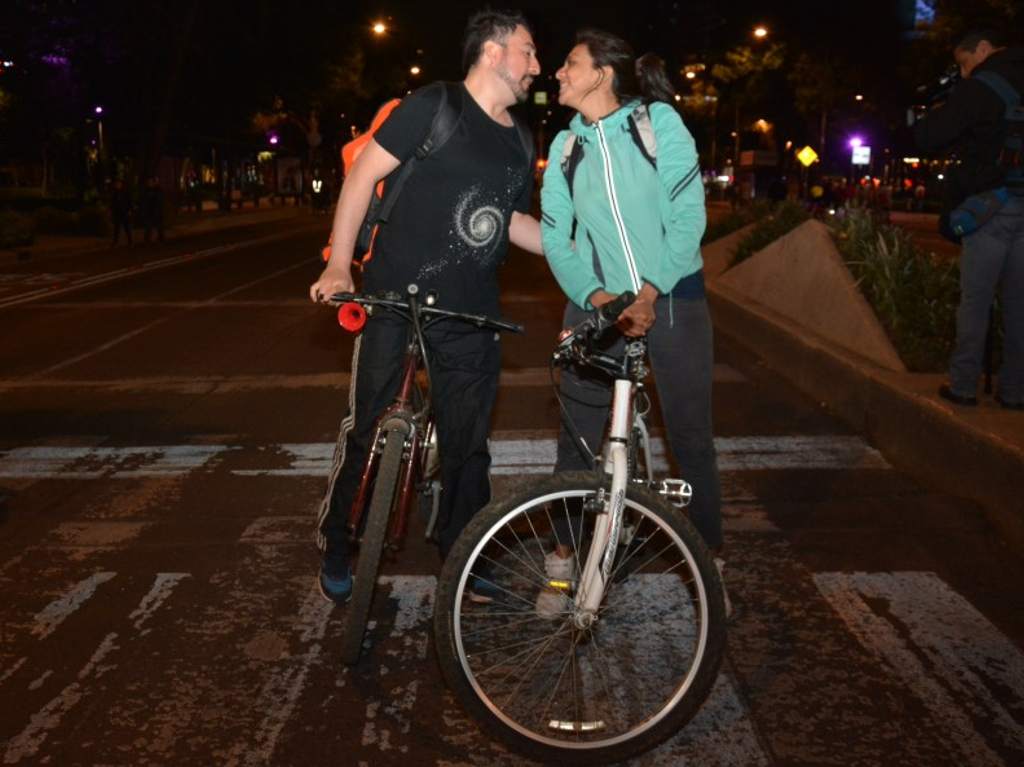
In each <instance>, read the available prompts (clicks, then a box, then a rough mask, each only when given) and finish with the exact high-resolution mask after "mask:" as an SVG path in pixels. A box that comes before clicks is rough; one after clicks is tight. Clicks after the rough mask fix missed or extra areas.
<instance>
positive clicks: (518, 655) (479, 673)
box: [467, 624, 565, 678]
mask: <svg viewBox="0 0 1024 767" xmlns="http://www.w3.org/2000/svg"><path fill="white" fill-rule="evenodd" d="M562 628H563V629H564V628H565V625H564V624H563V626H562ZM560 633H562V631H561V629H560V630H559V631H558V632H556V633H555V634H554V635H553V636H554V637H557V636H558V635H559V634H560ZM551 640H552V637H548V638H547V639H536V640H534V641H533V642H531V643H529V644H531V645H536V644H540V643H542V642H550V641H551ZM505 649H507V648H505ZM492 652H494V650H488V651H485V652H480V653H467V655H473V656H475V657H483V656H485V655H490V654H491V653H492ZM532 652H535V648H531V647H527V649H525V650H523V651H521V652H518V653H516V654H515V655H513V656H512V657H511V658H506V659H505V661H504V663H511V662H513V661H516V660H518V659H519V658H521V657H523V656H526V655H529V654H530V653H532ZM501 665H502V662H501V661H499V662H498V663H492V664H491V665H490V666H488V667H487V668H485V669H483V670H482V671H474V672H473V674H474V676H476V677H478V678H479V677H482V676H484V675H486V674H489V673H490V672H491V671H493V670H494V669H496V668H498V667H499V666H501ZM520 665H522V664H520ZM514 670H515V669H513V671H514ZM505 678H508V677H507V675H506V677H505Z"/></svg>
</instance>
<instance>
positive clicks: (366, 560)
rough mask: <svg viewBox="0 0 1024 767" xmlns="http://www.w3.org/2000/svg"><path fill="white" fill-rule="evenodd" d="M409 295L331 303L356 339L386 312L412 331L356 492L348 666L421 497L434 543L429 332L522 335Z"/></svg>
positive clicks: (345, 639)
mask: <svg viewBox="0 0 1024 767" xmlns="http://www.w3.org/2000/svg"><path fill="white" fill-rule="evenodd" d="M406 293H407V295H406V300H404V301H403V300H402V298H401V296H399V295H398V294H397V293H384V294H380V295H357V294H353V293H336V294H334V295H333V296H332V297H331V298H330V299H329V301H328V302H327V303H329V304H331V305H332V306H337V307H339V309H338V319H339V322H340V323H341V325H342V327H345V328H346V329H347V330H350V331H352V332H357V331H358V330H359V329H360V328H361V327H362V323H363V322H365V320H366V313H367V311H369V312H371V313H372V312H374V311H376V310H382V311H388V312H391V313H393V314H396V315H398V316H400V317H402V318H404V319H405V320H407V321H408V322H409V324H410V333H409V341H408V343H407V344H406V349H405V354H404V357H403V360H402V377H401V384H400V385H399V388H398V393H397V394H396V395H395V399H394V400H393V401H392V403H391V404H390V405H389V406H388V407H387V408H386V409H385V410H384V412H383V413H381V415H380V416H379V418H378V419H377V422H376V426H375V427H374V432H373V437H372V440H371V442H370V449H369V451H368V453H367V458H366V463H365V464H364V467H363V471H362V474H361V476H360V481H359V488H358V490H357V492H356V496H355V500H354V501H353V503H352V507H351V509H350V510H349V518H348V524H349V531H350V534H351V535H352V539H353V540H356V538H357V535H358V531H360V530H362V536H361V538H359V557H358V560H357V562H356V566H355V572H354V582H353V586H352V597H351V600H350V602H349V604H348V606H347V614H346V617H345V624H344V627H343V628H342V634H341V658H342V661H343V662H344V663H345V664H346V665H352V664H354V663H355V662H356V661H357V660H358V659H359V655H360V652H361V650H362V645H363V634H364V633H365V631H366V623H367V618H368V617H369V614H370V606H371V604H372V602H373V594H374V589H375V587H376V583H377V571H378V569H379V567H380V558H381V555H382V553H383V551H384V548H385V546H387V547H388V548H390V549H392V550H397V549H398V548H400V547H401V542H402V540H403V539H404V537H405V533H406V530H407V527H408V519H409V512H410V510H411V509H412V507H413V500H414V499H415V497H416V496H417V495H418V494H420V493H426V494H429V495H430V496H431V497H432V508H431V514H430V520H429V522H428V524H427V530H426V536H427V537H428V538H430V537H431V536H432V533H433V530H434V527H435V524H436V521H437V512H438V500H439V498H440V484H439V482H438V479H437V474H438V472H439V468H440V461H439V454H438V444H437V436H436V434H435V430H434V419H433V415H432V410H431V402H430V365H429V356H428V353H427V348H428V347H427V342H426V337H425V332H426V329H427V328H428V327H430V325H432V324H434V323H435V322H438V321H441V320H458V321H461V322H468V323H470V324H472V325H476V326H477V327H479V328H492V329H494V330H505V331H510V332H516V333H521V332H523V328H522V326H521V325H517V324H515V323H512V322H506V321H504V320H496V319H492V318H490V317H485V316H483V315H477V314H466V313H461V312H451V311H447V310H445V309H441V308H438V307H437V306H436V305H435V304H436V302H437V296H436V294H435V293H433V292H428V293H427V294H426V295H425V296H424V297H423V299H422V300H421V299H420V296H419V288H418V287H417V286H416V285H410V286H409V287H408V288H407V291H406ZM420 373H422V381H421V379H420ZM364 517H365V520H364Z"/></svg>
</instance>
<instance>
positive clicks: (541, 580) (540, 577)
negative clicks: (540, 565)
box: [480, 538, 548, 586]
mask: <svg viewBox="0 0 1024 767" xmlns="http://www.w3.org/2000/svg"><path fill="white" fill-rule="evenodd" d="M491 542H492V543H494V544H496V545H498V546H500V547H501V548H503V549H504V550H505V551H507V552H508V554H509V556H510V557H512V558H513V559H515V560H516V561H517V562H520V563H522V564H523V566H525V567H526V568H527V569H528V570H530V571H531V572H533V573H534V574H536V576H537V581H535V582H533V585H534V586H544V585H547V581H548V577H547V575H545V574H544V571H543V570H542V569H541V570H538V569H537V568H536V567H534V566H533V564H532V562H530V563H527V562H525V561H523V559H522V558H520V557H519V556H517V555H516V553H515V552H514V551H512V550H511V549H510V548H509V547H508V546H506V545H505V544H504V543H502V542H501V541H499V540H498V539H497V538H493V539H491ZM480 556H481V557H483V558H484V559H486V560H487V561H488V562H491V563H492V564H495V565H497V566H498V567H500V568H501V569H503V570H504V571H505V572H508V573H512V575H518V576H519V577H520V578H522V579H523V580H525V581H527V582H530V580H529V579H528V578H526V576H524V575H521V574H520V573H518V572H516V571H514V570H512V569H511V568H510V567H507V566H506V565H504V564H502V563H501V562H499V561H498V560H496V559H494V558H493V557H490V556H488V555H487V554H484V553H483V552H480Z"/></svg>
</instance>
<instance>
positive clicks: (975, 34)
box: [953, 27, 1006, 53]
mask: <svg viewBox="0 0 1024 767" xmlns="http://www.w3.org/2000/svg"><path fill="white" fill-rule="evenodd" d="M982 40H987V41H988V43H989V45H991V46H992V47H993V48H1002V47H1003V46H1004V45H1006V35H1005V33H1003V32H1000V31H999V30H998V29H995V28H994V27H977V28H975V29H972V30H971V31H969V32H968V33H967V34H965V35H964V36H963V37H961V38H960V40H959V42H957V44H956V47H955V48H954V49H953V50H955V51H967V52H968V53H974V51H975V50H977V48H978V43H980V42H981V41H982Z"/></svg>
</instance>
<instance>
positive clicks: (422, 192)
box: [309, 11, 541, 603]
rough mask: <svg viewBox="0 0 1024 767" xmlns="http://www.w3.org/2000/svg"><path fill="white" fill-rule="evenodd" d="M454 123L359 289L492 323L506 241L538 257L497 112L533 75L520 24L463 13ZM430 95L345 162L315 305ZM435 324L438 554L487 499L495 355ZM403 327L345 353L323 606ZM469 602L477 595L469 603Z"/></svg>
mask: <svg viewBox="0 0 1024 767" xmlns="http://www.w3.org/2000/svg"><path fill="white" fill-rule="evenodd" d="M463 69H464V71H465V72H466V77H465V80H464V81H463V83H462V87H463V88H464V91H463V93H462V102H463V104H462V113H461V116H460V118H459V124H458V127H457V129H456V130H455V132H454V133H453V134H452V136H451V137H450V138H449V139H448V140H447V141H446V142H445V143H444V144H443V145H442V146H441V147H440V148H439V149H437V150H436V151H433V152H431V153H430V154H429V155H428V156H427V157H426V159H424V160H423V161H422V162H421V163H419V165H417V167H416V169H415V172H413V173H412V174H411V175H410V176H409V178H408V181H407V182H406V184H405V187H404V188H403V190H402V193H401V195H400V196H399V197H398V200H397V202H396V204H395V207H394V209H393V210H392V212H391V216H390V218H389V221H388V223H387V224H386V225H384V226H382V227H381V229H380V231H379V232H378V235H377V238H376V240H375V242H374V248H373V258H372V260H370V261H369V263H368V264H366V266H365V268H364V272H363V290H364V291H365V292H368V293H372V292H378V291H382V290H394V291H398V292H400V293H404V292H405V289H406V286H408V285H409V284H410V283H415V284H417V285H418V286H419V287H420V288H421V290H436V291H437V294H438V305H439V306H441V307H443V308H446V309H450V310H452V311H461V312H471V313H479V314H486V315H490V316H496V315H497V314H498V284H497V267H498V266H499V265H500V264H501V262H502V261H503V260H504V258H505V255H506V253H507V250H508V242H509V241H510V240H511V242H513V243H515V244H516V245H518V246H519V247H521V248H524V249H526V250H529V251H531V252H533V253H537V254H540V253H541V243H540V226H539V224H538V222H537V221H536V219H534V218H532V217H530V216H529V215H527V211H528V210H529V203H530V193H531V191H532V168H531V167H530V159H529V158H528V157H527V154H526V152H525V151H524V148H523V141H522V138H521V137H520V134H519V129H518V128H517V127H516V125H515V123H514V121H513V118H512V115H511V114H510V113H509V111H508V109H509V107H510V106H512V105H514V104H516V103H517V102H522V101H525V100H526V97H527V94H528V92H529V88H530V84H531V82H532V81H533V78H534V77H535V76H536V75H537V74H539V73H540V64H539V63H538V61H537V57H536V48H535V47H534V44H533V38H532V36H531V34H530V30H529V27H528V26H527V23H526V21H525V20H524V19H523V17H522V16H520V15H519V14H516V13H499V12H492V11H484V12H481V13H477V14H476V15H475V16H473V17H472V18H471V19H470V20H469V23H468V25H467V28H466V34H465V37H464V41H463ZM438 104H439V94H438V93H437V91H435V90H433V89H423V90H420V91H417V92H416V93H414V94H412V95H411V96H408V97H407V98H405V99H404V100H403V101H402V103H401V104H400V105H399V106H398V107H397V108H396V109H395V111H394V112H393V113H392V114H391V116H390V117H389V118H388V120H387V121H386V122H385V123H384V124H383V125H382V126H381V127H380V128H379V129H378V130H377V131H376V133H374V136H373V138H372V140H371V141H370V142H369V143H368V144H367V146H366V148H365V149H364V150H363V151H362V153H361V154H360V156H359V159H358V160H357V161H356V162H355V164H354V165H353V166H352V169H351V172H350V173H349V175H348V177H347V178H346V180H345V183H344V185H343V186H342V191H341V196H340V198H339V200H338V205H337V209H336V211H335V215H334V229H333V232H332V246H331V255H330V259H329V261H328V264H327V267H326V268H325V269H324V271H323V274H321V275H320V279H318V280H317V281H316V282H315V283H313V285H312V286H311V287H310V291H309V293H310V297H311V298H312V299H313V300H314V301H316V300H323V299H324V298H325V297H329V296H330V295H331V294H333V293H337V292H339V291H352V290H353V289H354V283H353V280H352V253H353V248H354V245H355V240H356V233H357V229H358V228H359V226H360V223H361V222H362V219H363V217H364V215H365V213H366V210H367V207H368V205H369V202H370V196H371V194H373V190H374V187H375V185H376V184H377V182H378V181H379V180H380V179H383V178H385V177H387V176H388V175H389V174H390V173H391V172H392V171H394V170H395V169H396V168H398V166H399V165H401V163H402V162H404V161H405V160H407V159H408V158H410V157H411V156H412V155H413V153H414V152H415V150H416V149H417V147H418V146H419V145H420V143H421V142H422V141H423V140H424V139H425V138H426V136H427V135H428V132H429V130H430V126H431V124H432V121H433V118H434V115H435V113H436V112H437V109H438ZM456 325H457V323H441V324H438V325H436V326H434V327H433V328H432V329H431V330H430V331H428V336H429V340H430V345H431V352H432V353H431V373H432V383H433V396H434V412H435V418H436V423H437V432H438V440H439V445H440V448H441V449H440V453H441V482H442V487H443V492H442V496H441V509H440V523H439V532H438V537H439V542H440V549H441V555H442V556H445V555H447V553H448V550H449V549H450V548H451V545H452V544H453V543H454V542H455V539H456V537H457V536H458V534H459V532H460V531H461V530H462V528H463V527H464V526H465V525H466V523H467V522H468V520H469V518H470V517H471V516H472V515H473V514H474V513H476V511H478V510H479V509H480V508H481V507H482V506H484V505H486V503H487V502H488V500H489V499H490V481H489V478H488V470H489V468H490V462H491V459H490V454H489V453H488V450H487V435H488V432H489V429H490V417H491V410H492V408H493V405H494V398H495V395H496V394H497V384H498V371H499V367H500V353H499V352H500V349H499V342H498V339H497V337H496V335H495V334H494V333H493V332H492V331H487V332H482V331H480V330H478V329H474V328H469V327H468V326H459V327H456ZM407 333H408V327H407V326H406V324H405V323H404V322H402V321H400V320H397V319H395V318H393V317H389V316H387V315H386V313H380V314H378V315H377V316H375V317H373V318H371V319H370V321H369V322H368V323H367V325H366V328H365V329H364V331H363V334H362V336H361V337H360V339H359V340H358V341H357V343H356V349H355V352H354V355H353V362H352V384H351V387H350V392H349V414H348V415H346V417H345V420H343V421H342V428H341V434H340V436H339V443H338V449H337V450H336V451H335V465H334V468H333V469H332V472H331V481H330V483H329V486H328V491H327V494H326V496H325V498H324V500H323V502H322V503H321V507H320V517H319V523H318V524H319V527H318V532H319V536H318V541H319V543H320V544H321V550H322V551H323V559H322V562H321V570H320V576H319V583H320V588H321V591H322V593H323V594H324V596H325V597H326V598H328V599H330V600H332V601H334V602H337V603H342V602H345V601H347V599H348V598H349V596H350V594H351V590H352V578H351V569H350V566H349V551H348V548H349V546H348V533H347V517H348V511H349V507H350V506H351V504H352V501H353V497H354V495H355V492H356V489H357V486H358V481H359V475H360V472H361V470H362V467H363V464H364V462H365V459H366V454H367V449H368V442H369V439H370V438H371V436H372V433H371V432H372V428H373V424H374V421H375V419H376V417H377V416H378V414H379V413H380V412H381V411H382V410H383V409H384V407H386V406H387V404H388V403H389V402H390V401H391V400H392V399H393V398H394V395H395V392H396V389H397V387H398V384H399V378H400V374H401V371H400V369H399V361H400V359H401V356H402V353H403V350H404V346H405V341H406V337H407ZM481 598H486V597H485V596H484V595H481Z"/></svg>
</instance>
